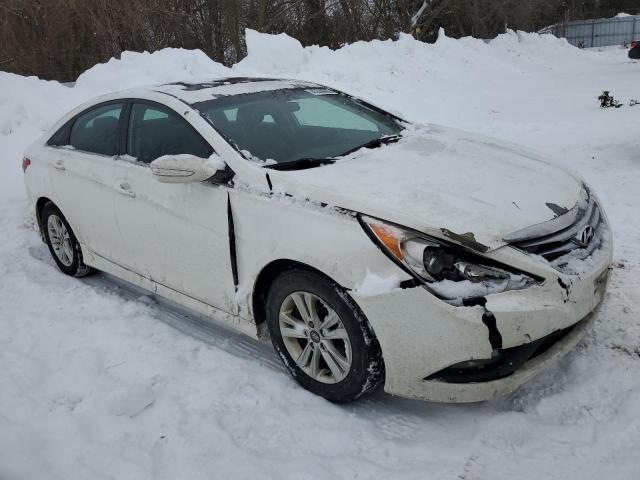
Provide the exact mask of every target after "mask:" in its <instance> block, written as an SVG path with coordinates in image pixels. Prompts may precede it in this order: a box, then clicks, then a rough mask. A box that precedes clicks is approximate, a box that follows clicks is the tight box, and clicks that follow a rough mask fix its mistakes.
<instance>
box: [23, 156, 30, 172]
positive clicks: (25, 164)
mask: <svg viewBox="0 0 640 480" xmlns="http://www.w3.org/2000/svg"><path fill="white" fill-rule="evenodd" d="M29 165H31V160H29V159H28V158H27V157H24V158H23V159H22V171H23V172H26V171H27V168H29Z"/></svg>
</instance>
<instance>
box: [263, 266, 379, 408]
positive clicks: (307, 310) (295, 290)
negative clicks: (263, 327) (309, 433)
mask: <svg viewBox="0 0 640 480" xmlns="http://www.w3.org/2000/svg"><path fill="white" fill-rule="evenodd" d="M266 321H267V327H268V329H269V334H270V336H271V342H272V343H273V347H274V348H275V350H276V352H277V353H278V355H279V356H280V358H281V360H282V362H283V363H284V365H285V367H286V368H287V370H288V371H289V373H290V374H291V376H293V378H295V379H296V381H297V382H298V383H299V384H300V385H302V386H303V387H304V388H306V389H307V390H309V391H311V392H313V393H315V394H316V395H320V396H322V397H324V398H326V399H327V400H330V401H332V402H336V403H346V402H351V401H353V400H355V399H357V398H359V397H360V396H362V395H365V394H367V393H370V392H372V391H374V390H375V389H376V388H377V387H378V386H379V385H380V384H381V383H382V382H383V380H384V362H383V360H382V352H381V350H380V345H379V344H378V341H377V339H376V337H375V335H374V333H373V331H372V329H371V327H370V325H369V322H368V321H367V319H366V318H365V316H364V314H363V313H362V312H361V311H360V309H359V308H358V306H357V305H356V304H355V302H354V301H353V300H352V299H351V298H350V297H349V296H348V294H347V293H346V292H345V291H344V289H342V288H341V287H340V286H339V285H337V284H336V283H335V282H332V281H330V280H329V279H327V278H326V277H324V276H322V275H320V274H318V273H315V272H312V271H308V270H303V269H298V268H295V269H291V270H288V271H286V272H284V273H282V274H281V275H280V276H279V277H277V278H276V279H275V281H274V282H273V284H272V285H271V288H270V289H269V293H268V295H267V301H266Z"/></svg>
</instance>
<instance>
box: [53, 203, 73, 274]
mask: <svg viewBox="0 0 640 480" xmlns="http://www.w3.org/2000/svg"><path fill="white" fill-rule="evenodd" d="M47 231H48V233H49V241H50V242H51V247H52V248H53V252H54V253H55V254H56V257H57V258H58V260H60V263H62V264H63V265H64V266H65V267H70V266H71V264H72V263H73V247H72V246H71V235H69V230H67V227H66V226H65V225H64V222H63V221H62V219H61V218H60V217H59V216H57V215H55V214H52V215H49V218H48V219H47Z"/></svg>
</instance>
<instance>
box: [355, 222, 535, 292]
mask: <svg viewBox="0 0 640 480" xmlns="http://www.w3.org/2000/svg"><path fill="white" fill-rule="evenodd" d="M360 222H361V224H362V226H363V228H364V229H365V230H366V231H367V233H368V234H369V236H370V237H371V238H372V239H373V240H374V241H375V242H376V243H377V244H378V245H379V246H380V248H381V249H382V250H383V252H385V253H386V254H387V256H389V257H390V258H391V259H392V260H394V261H395V262H396V263H398V265H400V266H401V267H402V268H403V269H404V270H405V271H407V272H408V273H410V274H411V275H412V276H413V277H415V278H416V279H417V280H420V281H422V283H423V284H424V286H425V287H427V288H428V289H429V290H430V291H432V292H433V293H435V294H436V295H437V296H439V297H440V298H443V299H446V300H450V301H451V303H462V302H463V301H464V300H466V299H469V298H475V297H481V296H484V295H489V294H491V293H500V292H504V291H507V290H518V289H522V288H526V287H528V286H530V285H532V284H533V283H535V281H536V280H535V279H534V278H533V277H532V276H530V275H527V274H526V273H524V272H520V271H517V270H514V269H513V268H511V267H508V266H506V265H501V264H498V263H497V262H494V261H492V260H490V259H488V258H486V257H482V256H480V255H477V254H475V253H472V252H470V251H468V250H466V249H464V248H462V247H460V246H457V245H454V244H450V243H448V242H445V241H443V240H440V239H437V238H434V237H430V236H428V235H424V234H421V233H418V232H415V231H412V230H409V229H406V228H402V227H400V226H398V225H392V224H390V223H387V222H384V221H382V220H379V219H377V218H372V217H367V216H364V215H361V216H360Z"/></svg>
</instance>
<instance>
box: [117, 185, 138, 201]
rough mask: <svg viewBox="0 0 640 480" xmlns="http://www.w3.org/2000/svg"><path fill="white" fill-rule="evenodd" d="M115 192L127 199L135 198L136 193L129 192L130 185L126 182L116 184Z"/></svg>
mask: <svg viewBox="0 0 640 480" xmlns="http://www.w3.org/2000/svg"><path fill="white" fill-rule="evenodd" d="M116 192H118V193H120V194H122V195H126V196H127V197H131V198H136V192H134V191H133V190H131V185H129V184H128V183H127V182H122V183H118V184H116Z"/></svg>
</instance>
